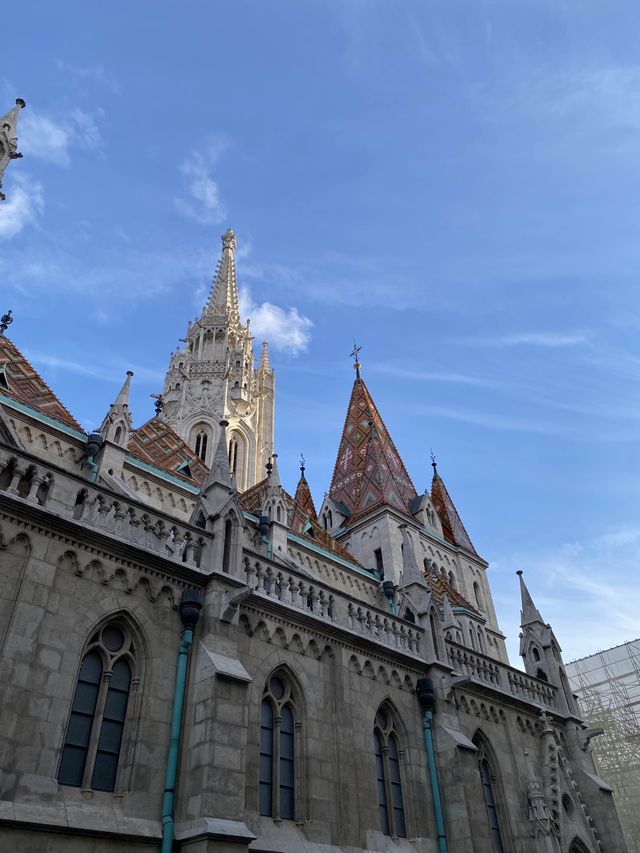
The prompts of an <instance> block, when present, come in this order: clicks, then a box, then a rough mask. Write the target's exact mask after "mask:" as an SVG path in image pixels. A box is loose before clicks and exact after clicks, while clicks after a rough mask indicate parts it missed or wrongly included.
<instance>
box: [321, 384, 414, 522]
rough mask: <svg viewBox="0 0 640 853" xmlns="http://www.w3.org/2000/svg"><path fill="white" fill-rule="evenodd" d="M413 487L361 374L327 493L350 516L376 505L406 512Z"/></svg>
mask: <svg viewBox="0 0 640 853" xmlns="http://www.w3.org/2000/svg"><path fill="white" fill-rule="evenodd" d="M416 496H417V495H416V490H415V488H414V485H413V483H412V482H411V478H410V477H409V475H408V473H407V470H406V468H405V467H404V463H403V461H402V459H401V458H400V454H399V453H398V451H397V450H396V446H395V444H394V443H393V441H392V439H391V436H390V435H389V433H388V431H387V428H386V426H385V424H384V421H383V420H382V418H381V417H380V413H379V412H378V409H377V408H376V405H375V403H374V402H373V399H372V397H371V395H370V393H369V390H368V388H367V386H366V385H365V384H364V381H363V380H362V379H361V378H359V377H358V378H356V380H355V382H354V384H353V390H352V392H351V399H350V401H349V407H348V409H347V417H346V420H345V424H344V428H343V430H342V438H341V439H340V447H339V449H338V456H337V459H336V464H335V468H334V470H333V478H332V480H331V486H330V488H329V497H330V498H331V499H332V500H333V501H335V502H336V503H342V504H343V505H344V507H345V508H346V509H347V510H348V512H349V515H350V517H351V518H354V517H355V516H356V515H359V514H361V513H363V512H366V511H368V510H370V509H372V508H373V507H375V506H378V505H387V506H393V507H395V508H396V509H400V510H402V511H404V512H408V511H409V509H408V507H409V501H411V500H412V499H413V498H415V497H416Z"/></svg>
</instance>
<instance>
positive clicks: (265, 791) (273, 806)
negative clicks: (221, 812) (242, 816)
mask: <svg viewBox="0 0 640 853" xmlns="http://www.w3.org/2000/svg"><path fill="white" fill-rule="evenodd" d="M299 715H300V714H299V709H297V708H296V703H295V701H294V695H293V692H292V690H291V684H290V682H289V679H288V678H287V677H286V674H285V673H282V672H279V673H276V674H275V675H273V676H271V678H270V679H269V681H268V683H267V686H266V687H265V691H264V694H263V697H262V703H261V705H260V770H259V785H258V791H259V795H258V799H259V803H258V805H259V811H260V814H261V815H266V816H268V817H272V818H274V819H279V820H295V818H296V781H297V780H296V762H297V760H298V755H297V752H298V748H297V744H296V741H297V740H298V738H297V732H298V731H299V728H300V726H299V724H298V725H297V720H296V718H299Z"/></svg>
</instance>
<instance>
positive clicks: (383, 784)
mask: <svg viewBox="0 0 640 853" xmlns="http://www.w3.org/2000/svg"><path fill="white" fill-rule="evenodd" d="M373 750H374V755H375V760H376V785H377V791H378V814H379V817H380V828H381V830H382V832H383V833H384V834H385V835H391V836H394V837H396V838H406V837H407V826H406V821H405V815H404V800H403V797H402V776H401V772H400V758H401V753H400V752H399V749H398V735H397V732H396V730H395V727H394V721H393V716H392V714H391V713H390V712H389V711H388V710H387V709H386V708H384V707H383V708H380V709H379V711H378V713H377V714H376V718H375V723H374V727H373Z"/></svg>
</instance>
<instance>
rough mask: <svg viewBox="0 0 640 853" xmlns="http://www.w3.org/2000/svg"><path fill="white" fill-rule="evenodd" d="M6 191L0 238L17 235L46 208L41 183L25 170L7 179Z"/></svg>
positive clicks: (2, 209) (0, 209) (1, 207)
mask: <svg viewBox="0 0 640 853" xmlns="http://www.w3.org/2000/svg"><path fill="white" fill-rule="evenodd" d="M5 193H6V196H7V200H6V201H4V202H2V203H1V204H0V240H9V239H10V238H11V237H15V236H16V234H19V233H20V232H21V231H22V229H23V228H25V227H26V226H27V225H31V224H33V223H34V222H36V221H37V220H38V218H39V217H40V216H41V214H42V212H43V210H44V196H43V192H42V186H41V184H39V183H38V182H37V181H34V180H32V179H31V178H30V177H29V176H28V175H27V174H25V173H24V172H17V173H16V174H15V175H12V176H11V180H10V181H9V180H7V181H5ZM1 268H2V262H1V261H0V269H1ZM3 286H4V283H3Z"/></svg>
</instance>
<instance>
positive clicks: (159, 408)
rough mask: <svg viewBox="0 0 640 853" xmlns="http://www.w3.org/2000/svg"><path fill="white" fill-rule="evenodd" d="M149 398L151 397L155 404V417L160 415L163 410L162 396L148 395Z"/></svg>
mask: <svg viewBox="0 0 640 853" xmlns="http://www.w3.org/2000/svg"><path fill="white" fill-rule="evenodd" d="M149 396H150V397H153V399H154V400H155V401H156V402H155V404H154V405H155V409H156V417H158V415H159V414H160V412H161V411H162V410H163V409H164V400H163V399H162V394H150V395H149Z"/></svg>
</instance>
